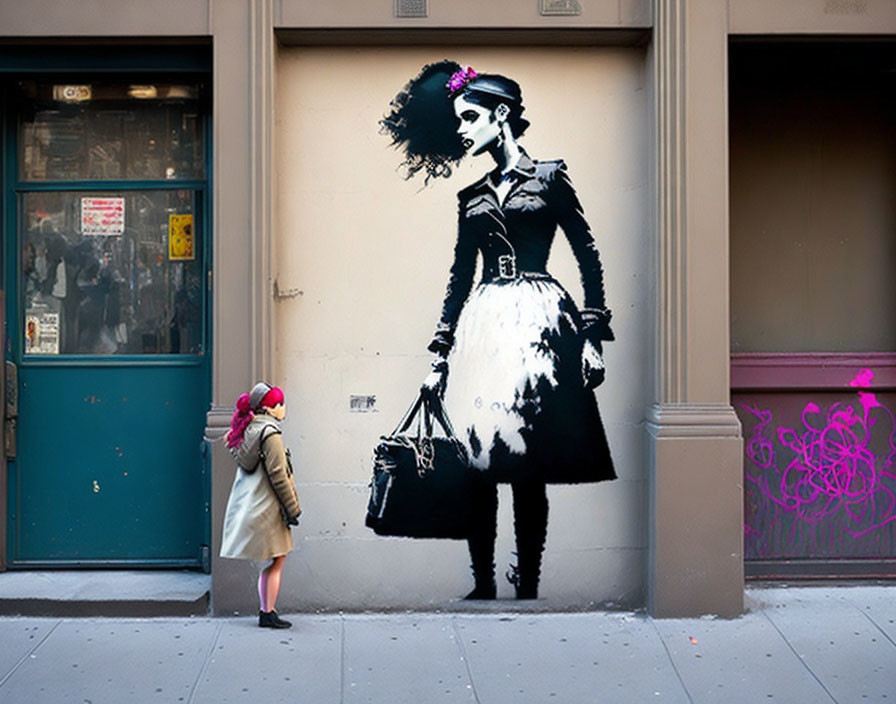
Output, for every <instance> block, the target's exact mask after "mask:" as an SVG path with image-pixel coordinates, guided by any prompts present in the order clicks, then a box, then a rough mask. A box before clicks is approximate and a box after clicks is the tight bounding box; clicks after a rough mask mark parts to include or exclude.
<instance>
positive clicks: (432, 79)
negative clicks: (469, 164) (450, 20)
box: [380, 59, 464, 183]
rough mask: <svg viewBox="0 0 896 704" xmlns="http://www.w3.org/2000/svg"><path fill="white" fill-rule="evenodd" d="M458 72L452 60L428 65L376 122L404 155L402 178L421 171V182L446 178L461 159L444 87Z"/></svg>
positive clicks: (462, 151) (456, 64)
mask: <svg viewBox="0 0 896 704" xmlns="http://www.w3.org/2000/svg"><path fill="white" fill-rule="evenodd" d="M460 69H461V67H460V64H458V63H456V62H454V61H448V60H447V59H446V60H445V61H439V62H437V63H433V64H428V65H426V66H424V67H423V70H422V71H420V73H419V74H418V75H417V76H416V77H415V78H412V79H411V80H410V81H409V82H408V84H407V85H406V86H405V87H404V89H403V90H402V91H401V92H400V93H398V95H396V96H395V97H394V98H393V99H392V102H391V103H390V104H389V107H390V108H391V109H390V112H389V114H388V115H386V116H385V117H384V118H383V119H382V120H380V131H381V132H382V133H384V134H386V135H388V136H390V137H391V138H392V145H393V146H394V147H396V148H397V149H400V150H402V151H403V152H404V161H403V162H402V163H401V169H402V171H403V175H404V178H405V179H409V178H412V177H413V176H414V175H415V174H417V173H418V172H419V171H424V172H425V180H424V183H428V182H429V179H430V178H433V177H438V176H442V177H448V176H450V175H451V169H452V166H456V165H457V164H458V162H460V160H461V158H462V157H463V156H464V148H463V143H462V142H461V138H460V137H459V136H458V134H457V128H458V125H459V124H460V123H459V121H458V119H457V116H456V115H455V114H454V106H453V102H452V100H451V96H450V94H449V91H448V88H447V84H448V80H449V79H450V78H451V76H452V75H453V74H454V73H456V72H457V71H459V70H460Z"/></svg>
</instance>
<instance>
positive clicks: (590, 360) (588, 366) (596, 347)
mask: <svg viewBox="0 0 896 704" xmlns="http://www.w3.org/2000/svg"><path fill="white" fill-rule="evenodd" d="M606 374H607V368H606V366H605V365H604V357H603V345H601V343H600V340H597V341H595V342H592V341H591V340H587V339H586V340H585V343H584V345H583V346H582V381H583V382H584V384H585V388H586V389H594V388H597V387H598V386H600V385H601V384H603V383H604V378H605V377H606Z"/></svg>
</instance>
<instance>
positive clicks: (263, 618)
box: [258, 609, 292, 628]
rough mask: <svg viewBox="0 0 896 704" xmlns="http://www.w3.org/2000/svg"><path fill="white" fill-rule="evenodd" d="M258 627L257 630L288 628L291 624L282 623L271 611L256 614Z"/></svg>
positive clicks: (274, 612) (278, 616)
mask: <svg viewBox="0 0 896 704" xmlns="http://www.w3.org/2000/svg"><path fill="white" fill-rule="evenodd" d="M258 626H259V628H289V627H290V626H292V623H290V622H289V621H284V620H283V619H282V618H280V615H279V614H278V613H277V612H276V611H274V610H273V609H271V610H270V611H259V612H258Z"/></svg>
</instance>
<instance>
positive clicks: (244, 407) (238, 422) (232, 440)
mask: <svg viewBox="0 0 896 704" xmlns="http://www.w3.org/2000/svg"><path fill="white" fill-rule="evenodd" d="M254 417H255V414H254V413H253V412H252V409H251V408H250V404H249V394H242V395H241V396H240V397H239V398H238V399H237V400H236V407H235V408H234V411H233V419H232V420H231V421H230V430H229V431H228V432H227V447H229V448H230V449H231V450H232V449H233V448H235V447H239V445H240V443H241V442H242V441H243V435H244V434H245V432H246V428H247V427H248V425H249V423H250V422H252V418H254Z"/></svg>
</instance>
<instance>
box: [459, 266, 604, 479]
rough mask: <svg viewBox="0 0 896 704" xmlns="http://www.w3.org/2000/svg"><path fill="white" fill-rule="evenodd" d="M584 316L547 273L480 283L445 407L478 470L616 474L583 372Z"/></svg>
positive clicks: (464, 319)
mask: <svg viewBox="0 0 896 704" xmlns="http://www.w3.org/2000/svg"><path fill="white" fill-rule="evenodd" d="M580 328H581V318H580V315H579V312H578V310H577V308H576V306H575V304H574V303H573V301H572V299H571V298H570V296H569V294H568V293H567V292H566V291H565V290H564V289H563V287H562V286H560V284H559V283H557V282H556V281H555V280H554V279H553V278H551V277H550V276H548V275H546V274H524V275H523V276H522V277H519V278H516V279H510V280H500V279H499V280H496V281H491V282H487V283H481V284H479V285H478V286H477V287H476V288H475V289H474V290H473V292H472V293H471V294H470V297H469V298H468V300H467V302H466V303H465V304H464V308H463V310H462V311H461V314H460V317H459V319H458V322H457V326H456V328H455V332H454V335H455V337H454V345H453V346H452V349H451V352H450V353H449V356H448V381H447V386H446V389H445V409H446V411H447V413H448V416H449V418H450V420H451V422H452V424H453V425H454V428H455V431H456V432H457V435H458V438H459V439H460V440H461V442H463V443H464V445H465V446H466V448H467V451H468V452H469V456H470V459H471V462H472V465H473V466H474V467H475V468H476V469H478V470H481V471H483V472H485V473H487V474H488V475H489V476H491V477H492V478H493V479H494V480H495V481H498V482H513V481H517V480H520V479H531V478H536V477H537V478H540V479H542V480H544V481H545V482H547V483H579V482H595V481H602V480H605V479H614V478H615V477H616V474H615V471H614V469H613V462H612V460H611V458H610V451H609V447H608V445H607V439H606V434H605V432H604V427H603V423H602V422H601V419H600V413H599V411H598V408H597V402H596V400H595V397H594V393H593V392H592V391H591V390H590V389H587V388H586V387H585V384H584V381H583V376H582V345H583V339H582V336H581V335H580Z"/></svg>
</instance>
